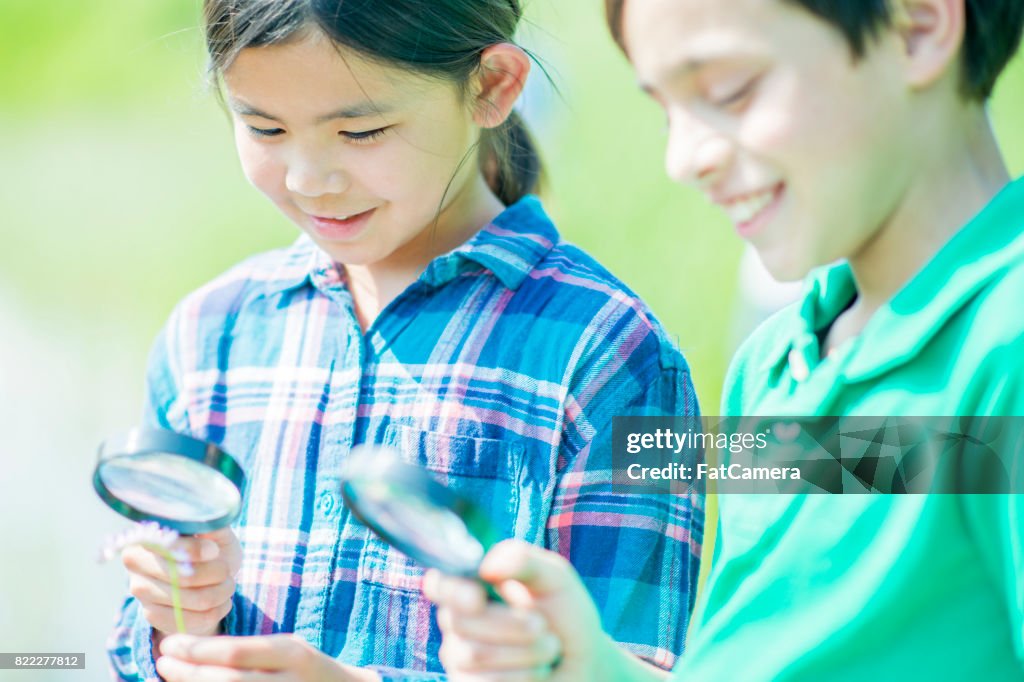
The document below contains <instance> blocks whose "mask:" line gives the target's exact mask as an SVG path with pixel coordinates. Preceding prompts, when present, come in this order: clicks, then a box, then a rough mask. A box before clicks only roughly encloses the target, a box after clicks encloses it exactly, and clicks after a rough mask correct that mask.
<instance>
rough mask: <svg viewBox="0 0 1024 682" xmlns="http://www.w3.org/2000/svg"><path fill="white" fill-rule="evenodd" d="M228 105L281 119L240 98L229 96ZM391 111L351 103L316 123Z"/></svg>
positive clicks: (371, 104) (376, 105)
mask: <svg viewBox="0 0 1024 682" xmlns="http://www.w3.org/2000/svg"><path fill="white" fill-rule="evenodd" d="M228 106H230V107H231V109H232V110H233V111H235V112H236V113H238V114H240V115H242V116H259V117H260V118H266V119H270V120H271V121H281V120H282V119H280V118H278V117H277V116H274V115H273V114H268V113H266V112H264V111H260V110H259V109H257V108H256V107H254V106H252V105H251V104H248V103H246V102H243V101H242V100H240V99H235V98H229V99H228ZM391 111H394V107H392V106H391V105H388V104H379V103H377V102H360V103H358V104H352V105H350V106H347V107H342V108H341V109H338V110H336V111H332V112H330V113H329V114H324V115H323V116H317V118H316V123H327V122H328V121H333V120H335V119H339V118H345V119H349V118H365V117H367V116H377V115H380V114H387V113H389V112H391Z"/></svg>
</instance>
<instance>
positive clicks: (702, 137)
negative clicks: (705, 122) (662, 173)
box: [665, 123, 732, 191]
mask: <svg viewBox="0 0 1024 682" xmlns="http://www.w3.org/2000/svg"><path fill="white" fill-rule="evenodd" d="M731 153H732V145H731V143H730V141H729V140H728V139H726V138H725V137H723V136H722V135H720V134H718V133H717V132H716V131H714V130H712V129H711V128H708V127H706V126H702V125H698V124H694V123H680V124H676V125H672V126H671V128H670V130H669V139H668V145H667V147H666V149H665V170H666V172H667V173H668V176H669V177H670V178H672V179H673V180H674V181H676V182H678V183H681V184H685V185H693V186H695V187H697V188H698V189H701V190H705V191H706V190H707V189H708V188H710V187H713V186H714V185H715V183H716V182H717V180H718V178H720V177H721V176H722V172H723V170H724V168H725V166H726V165H727V163H728V162H729V157H730V154H731Z"/></svg>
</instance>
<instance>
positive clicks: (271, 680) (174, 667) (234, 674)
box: [156, 656, 281, 682]
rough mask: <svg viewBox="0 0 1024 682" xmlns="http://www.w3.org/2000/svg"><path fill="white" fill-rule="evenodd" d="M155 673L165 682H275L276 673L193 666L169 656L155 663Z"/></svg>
mask: <svg viewBox="0 0 1024 682" xmlns="http://www.w3.org/2000/svg"><path fill="white" fill-rule="evenodd" d="M156 671H157V672H158V673H160V676H161V677H162V678H163V679H165V680H167V682H275V681H279V680H281V676H280V675H279V674H278V673H273V672H262V671H259V670H236V669H235V668H224V667H221V666H215V665H194V664H192V663H188V662H187V661H182V660H179V659H177V658H173V657H171V656H161V657H160V658H158V659H157V661H156Z"/></svg>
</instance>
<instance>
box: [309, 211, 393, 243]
mask: <svg viewBox="0 0 1024 682" xmlns="http://www.w3.org/2000/svg"><path fill="white" fill-rule="evenodd" d="M376 210H377V209H376V208H371V209H369V210H366V211H363V212H362V213H354V214H350V215H338V216H315V215H310V216H309V218H310V221H311V222H312V223H313V230H314V232H315V233H316V234H317V235H318V236H320V237H321V238H323V239H328V240H346V239H352V238H353V237H355V236H357V235H358V234H359V233H360V232H361V231H362V229H363V227H365V226H366V223H367V222H368V221H369V220H370V217H371V216H372V215H373V212H374V211H376Z"/></svg>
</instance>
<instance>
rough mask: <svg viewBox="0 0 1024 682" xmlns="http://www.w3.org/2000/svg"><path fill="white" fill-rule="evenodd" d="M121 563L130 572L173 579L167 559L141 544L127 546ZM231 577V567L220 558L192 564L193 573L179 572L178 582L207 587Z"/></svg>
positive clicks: (161, 578) (190, 585) (184, 584)
mask: <svg viewBox="0 0 1024 682" xmlns="http://www.w3.org/2000/svg"><path fill="white" fill-rule="evenodd" d="M121 563H122V564H124V567H125V568H126V569H127V570H128V572H129V573H134V574H136V575H143V576H148V577H150V578H153V579H156V580H160V581H162V582H168V581H170V579H171V571H170V568H169V567H168V565H167V559H165V558H164V557H162V556H160V555H159V554H156V553H155V552H153V551H151V550H148V549H146V548H145V547H140V546H139V545H131V546H129V547H125V549H124V551H123V552H122V553H121ZM230 577H232V576H231V574H230V569H229V567H228V565H227V564H226V563H225V562H223V561H220V560H214V561H201V562H198V563H193V564H192V574H191V575H187V576H186V575H182V574H181V573H180V572H179V573H178V584H179V585H181V586H182V587H206V586H209V585H218V584H220V583H222V582H224V581H226V580H227V579H228V578H230Z"/></svg>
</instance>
